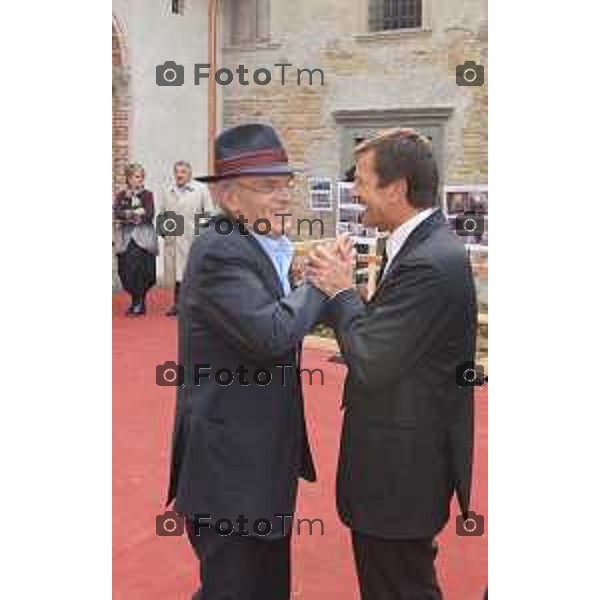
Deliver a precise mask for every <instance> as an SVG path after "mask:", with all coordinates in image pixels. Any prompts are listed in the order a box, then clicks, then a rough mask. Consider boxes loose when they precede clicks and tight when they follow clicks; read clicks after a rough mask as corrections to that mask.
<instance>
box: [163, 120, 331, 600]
mask: <svg viewBox="0 0 600 600" xmlns="http://www.w3.org/2000/svg"><path fill="white" fill-rule="evenodd" d="M215 145H216V153H215V154H216V159H217V160H216V175H214V176H210V177H203V178H200V179H201V180H202V181H208V182H209V183H210V184H211V192H212V193H213V197H214V198H215V199H216V201H217V203H218V204H219V205H220V208H221V209H222V210H223V211H224V213H225V215H227V216H226V217H223V218H216V219H213V221H212V223H211V225H210V226H209V229H208V231H207V232H206V233H205V234H204V235H202V236H200V237H198V238H197V239H196V240H194V242H193V244H192V247H191V250H190V254H189V259H188V264H187V268H186V272H185V275H184V278H183V281H182V285H181V292H180V303H179V352H180V357H181V360H180V361H179V362H180V363H183V365H184V367H185V369H186V376H187V377H188V380H187V381H186V385H185V386H184V387H182V388H179V390H178V396H177V407H176V416H175V426H174V436H173V450H172V469H171V482H170V490H169V498H168V503H169V502H170V501H171V500H172V499H173V497H175V510H176V511H177V512H179V513H180V514H183V515H185V516H186V527H187V533H188V537H189V539H190V542H191V544H192V546H193V548H194V551H195V553H196V555H197V557H198V558H199V560H200V562H201V579H202V587H201V591H199V592H197V594H196V596H194V598H201V599H202V600H226V599H227V600H232V599H235V600H287V599H288V598H289V596H290V537H291V535H290V530H291V525H292V518H291V517H292V515H293V513H294V508H295V502H296V493H297V486H298V478H299V477H303V478H305V479H307V480H309V481H314V480H315V478H316V475H315V468H314V466H313V461H312V457H311V452H310V448H309V444H308V438H307V432H306V424H305V420H304V408H303V398H302V389H301V386H300V382H299V378H298V377H297V370H298V369H299V368H300V365H299V354H300V346H301V342H302V338H303V337H304V335H305V334H306V333H307V332H308V331H309V330H310V329H311V328H312V327H313V326H314V324H315V323H316V321H317V320H318V318H319V316H320V315H321V313H322V309H323V308H324V306H325V304H326V302H327V297H326V295H325V294H323V293H322V292H321V291H319V290H318V289H317V288H315V287H313V286H312V285H309V284H306V285H301V286H299V287H297V288H296V289H294V290H293V291H292V290H291V287H290V282H289V279H288V273H289V269H290V264H291V260H292V253H293V247H292V245H291V242H290V241H289V240H288V239H287V238H286V237H285V226H286V225H285V219H284V217H282V216H281V215H282V214H286V213H289V205H290V201H291V200H292V198H293V195H294V194H293V189H292V186H293V170H292V168H291V167H290V165H289V164H288V159H287V155H286V153H285V150H284V148H283V146H282V144H281V142H280V141H279V138H278V136H277V135H276V133H275V131H274V130H273V129H272V128H271V127H268V126H265V125H258V124H250V125H242V126H239V127H235V128H232V129H229V130H226V131H225V132H223V133H221V135H220V136H219V137H218V138H217V140H216V144H215ZM259 220H262V221H260V223H259ZM244 223H245V224H246V226H245V227H244ZM257 224H258V225H257ZM257 229H258V230H260V231H262V232H265V231H266V230H267V229H269V230H270V233H269V235H264V234H263V235H260V234H259V233H257ZM209 365H210V366H209ZM219 371H221V372H220V373H219ZM189 373H194V377H193V381H191V380H190V377H189V375H188V374H189ZM269 378H271V380H270V381H268V380H269ZM207 525H210V527H208V526H207ZM222 533H225V534H224V535H222ZM227 533H229V535H227Z"/></svg>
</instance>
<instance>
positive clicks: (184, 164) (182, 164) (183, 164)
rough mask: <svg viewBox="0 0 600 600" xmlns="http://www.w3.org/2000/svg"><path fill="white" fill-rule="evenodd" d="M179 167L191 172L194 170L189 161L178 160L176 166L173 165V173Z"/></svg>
mask: <svg viewBox="0 0 600 600" xmlns="http://www.w3.org/2000/svg"><path fill="white" fill-rule="evenodd" d="M177 167H187V168H188V169H189V170H190V171H191V170H192V165H191V164H190V163H189V162H188V161H187V160H178V161H177V162H176V163H175V164H174V165H173V171H174V170H175V169H176V168H177Z"/></svg>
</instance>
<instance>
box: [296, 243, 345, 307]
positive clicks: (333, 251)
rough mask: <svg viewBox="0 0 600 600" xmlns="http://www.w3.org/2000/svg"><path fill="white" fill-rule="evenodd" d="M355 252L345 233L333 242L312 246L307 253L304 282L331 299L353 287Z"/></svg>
mask: <svg viewBox="0 0 600 600" xmlns="http://www.w3.org/2000/svg"><path fill="white" fill-rule="evenodd" d="M355 260H356V250H355V249H354V247H353V243H352V240H351V239H350V236H349V235H348V234H347V233H343V234H342V235H340V236H338V238H337V239H336V241H335V242H328V243H323V244H318V245H316V246H314V247H313V248H312V249H311V250H310V252H309V253H308V260H307V264H306V268H305V277H306V280H307V281H308V282H309V283H311V284H312V285H314V286H315V287H316V288H318V289H320V290H321V291H322V292H323V293H324V294H327V296H329V297H330V298H333V296H335V295H336V294H338V293H339V292H341V291H343V290H347V289H352V288H353V287H354V264H355Z"/></svg>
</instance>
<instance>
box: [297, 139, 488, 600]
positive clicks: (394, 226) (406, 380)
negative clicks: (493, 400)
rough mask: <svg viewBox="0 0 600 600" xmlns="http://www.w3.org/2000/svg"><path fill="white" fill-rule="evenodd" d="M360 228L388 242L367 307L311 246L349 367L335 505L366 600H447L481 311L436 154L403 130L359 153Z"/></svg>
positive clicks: (463, 495) (345, 269)
mask: <svg viewBox="0 0 600 600" xmlns="http://www.w3.org/2000/svg"><path fill="white" fill-rule="evenodd" d="M356 157H357V170H356V180H355V186H356V188H355V191H356V193H357V195H358V196H359V197H360V199H361V201H362V203H363V204H364V205H365V206H366V211H365V213H364V218H363V222H364V223H365V225H367V226H377V227H379V228H380V229H383V230H387V231H389V232H390V235H389V237H388V239H387V243H386V254H385V255H384V261H383V265H382V269H381V271H380V279H379V282H378V287H377V289H376V291H375V293H374V295H373V297H372V298H371V299H370V300H369V301H368V302H367V303H364V302H363V300H361V298H360V296H359V295H358V294H357V292H356V291H355V290H354V289H353V286H352V268H353V257H352V254H351V252H350V248H349V247H348V245H347V243H346V242H341V244H342V245H343V246H344V248H343V258H340V257H339V256H338V255H336V254H334V253H333V252H332V251H331V249H327V248H323V247H321V248H317V249H316V250H314V251H313V253H312V254H311V256H310V257H309V269H308V273H307V276H308V278H309V281H312V282H313V283H314V284H315V285H316V286H318V287H319V288H320V289H322V290H323V291H324V292H325V293H326V294H327V295H328V296H329V297H330V298H332V299H331V300H330V303H329V308H328V310H329V311H330V314H331V315H332V317H333V319H334V322H335V331H336V336H337V339H338V341H339V344H340V348H341V352H342V354H343V357H344V359H345V362H346V364H347V365H348V376H347V379H346V382H345V388H344V398H343V406H344V407H345V413H344V422H343V428H342V438H341V448H340V457H339V464H338V474H337V505H338V512H339V515H340V518H341V519H342V521H343V522H344V523H345V524H346V525H347V526H348V527H349V528H350V529H351V530H352V544H353V549H354V556H355V562H356V568H357V572H358V579H359V583H360V589H361V595H362V598H363V600H439V599H441V598H442V593H441V590H440V588H439V585H438V582H437V577H436V572H435V567H434V560H435V555H436V544H435V541H434V538H435V536H436V535H437V534H438V532H439V531H440V530H441V529H442V528H443V527H444V525H445V524H446V522H447V521H448V518H449V510H450V501H451V498H452V496H453V494H454V493H456V494H457V497H458V502H459V505H460V508H461V510H462V512H463V514H464V515H466V513H467V510H468V508H469V496H470V489H471V463H472V448H473V388H472V387H460V386H459V385H458V384H457V379H456V372H457V367H458V366H459V365H462V364H463V363H466V362H469V361H473V357H474V350H475V336H476V322H477V309H476V301H475V292H474V285H473V278H472V274H471V268H470V264H469V261H468V259H467V257H466V255H465V251H464V247H463V245H462V243H461V242H460V241H459V238H458V237H456V235H455V234H454V233H453V232H452V231H450V230H449V228H448V226H447V223H446V221H445V219H444V217H443V215H442V213H441V212H440V211H439V210H438V209H437V208H436V198H437V187H438V172H437V167H436V163H435V160H434V157H433V154H432V149H431V144H430V142H429V141H428V140H427V139H426V138H425V137H423V136H421V135H420V134H419V133H418V132H417V131H415V130H410V129H396V130H392V131H389V132H386V133H383V134H381V135H380V136H378V137H377V138H375V139H373V140H369V141H366V142H364V143H363V144H361V145H360V146H358V147H357V149H356Z"/></svg>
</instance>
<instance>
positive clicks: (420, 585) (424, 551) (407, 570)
mask: <svg viewBox="0 0 600 600" xmlns="http://www.w3.org/2000/svg"><path fill="white" fill-rule="evenodd" d="M352 547H353V549H354V560H355V563H356V572H357V574H358V582H359V585H360V596H361V599H362V600H442V598H443V596H442V591H441V589H440V587H439V585H438V581H437V576H436V573H435V565H434V561H435V557H436V554H437V547H436V546H435V544H434V541H433V540H432V539H424V540H385V539H382V538H376V537H371V536H368V535H363V534H361V533H358V532H356V531H353V532H352Z"/></svg>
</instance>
